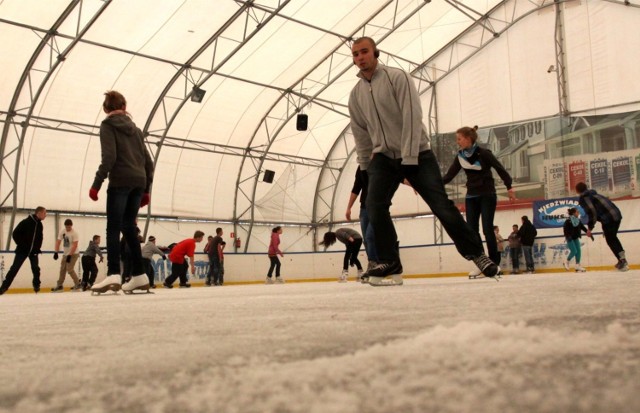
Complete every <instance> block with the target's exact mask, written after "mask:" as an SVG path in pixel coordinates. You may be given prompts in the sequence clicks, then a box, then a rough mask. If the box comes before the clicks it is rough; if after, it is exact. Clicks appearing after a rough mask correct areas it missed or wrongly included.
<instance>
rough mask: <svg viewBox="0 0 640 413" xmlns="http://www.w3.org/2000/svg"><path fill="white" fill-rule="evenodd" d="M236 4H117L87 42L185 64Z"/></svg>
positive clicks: (149, 0) (141, 1)
mask: <svg viewBox="0 0 640 413" xmlns="http://www.w3.org/2000/svg"><path fill="white" fill-rule="evenodd" d="M237 8H238V7H237V5H236V4H235V3H234V2H226V1H225V2H211V1H203V0H198V1H186V2H185V1H167V2H163V3H162V7H159V4H158V2H157V1H152V0H139V1H135V2H119V1H114V2H112V3H111V4H109V6H108V7H107V9H106V10H105V11H104V13H103V15H102V16H101V17H100V19H98V21H97V22H96V23H95V24H94V25H93V27H92V28H91V30H90V31H89V32H88V34H87V39H88V40H91V41H94V42H99V43H104V44H107V45H110V46H113V47H117V48H120V49H124V50H132V51H135V52H138V53H142V54H146V55H150V56H155V57H158V58H161V59H167V60H170V61H176V62H181V63H182V62H184V61H186V60H187V59H188V58H189V57H191V55H192V54H193V53H194V52H195V51H196V50H197V49H198V48H199V47H200V46H201V45H202V44H203V43H204V42H205V41H206V39H208V38H209V37H210V36H211V34H212V30H211V29H212V28H215V27H218V26H220V25H222V24H223V23H224V22H225V21H226V20H227V19H228V18H229V17H230V14H231V13H233V12H234V11H235V10H236V9H237Z"/></svg>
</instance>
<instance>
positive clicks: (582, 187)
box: [576, 182, 629, 271]
mask: <svg viewBox="0 0 640 413" xmlns="http://www.w3.org/2000/svg"><path fill="white" fill-rule="evenodd" d="M576 192H577V193H578V195H580V199H579V200H578V203H579V204H580V206H581V207H582V209H584V210H585V212H586V213H587V215H588V216H589V223H588V224H587V229H588V231H587V237H591V231H592V230H593V227H594V226H595V225H596V222H597V221H600V222H601V223H602V233H603V234H604V239H605V240H606V241H607V245H608V246H609V248H610V249H611V252H613V255H615V257H616V258H617V259H618V262H617V263H616V269H617V270H618V271H629V264H628V263H627V258H626V256H625V253H624V248H623V247H622V243H620V240H619V239H618V230H619V229H620V222H621V221H622V213H621V212H620V209H618V207H617V206H616V205H615V204H614V203H613V202H611V200H610V199H609V198H607V197H606V196H604V195H600V194H598V193H597V192H596V191H595V190H593V189H589V188H587V185H586V184H585V183H584V182H578V183H577V184H576Z"/></svg>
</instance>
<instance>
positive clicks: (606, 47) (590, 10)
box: [565, 2, 640, 111]
mask: <svg viewBox="0 0 640 413" xmlns="http://www.w3.org/2000/svg"><path fill="white" fill-rule="evenodd" d="M565 21H566V32H567V36H566V38H567V75H568V79H569V82H568V85H569V98H570V102H571V103H570V106H569V107H570V110H572V111H584V110H588V109H591V108H594V107H595V108H606V107H608V106H611V105H616V104H621V103H631V102H634V103H635V106H634V108H636V109H637V108H638V107H640V104H638V96H640V84H639V82H638V81H637V79H638V78H640V65H638V64H634V63H633V59H634V56H638V53H640V36H638V21H640V9H638V8H634V7H611V5H610V4H607V3H605V2H584V3H582V4H581V5H580V7H567V9H566V19H565ZM614 27H615V30H611V28H614Z"/></svg>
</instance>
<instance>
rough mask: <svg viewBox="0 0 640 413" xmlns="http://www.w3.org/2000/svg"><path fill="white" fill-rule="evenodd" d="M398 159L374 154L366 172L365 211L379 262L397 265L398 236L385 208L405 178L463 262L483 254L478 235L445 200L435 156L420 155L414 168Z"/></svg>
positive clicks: (429, 154) (448, 200) (445, 196)
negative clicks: (373, 235)
mask: <svg viewBox="0 0 640 413" xmlns="http://www.w3.org/2000/svg"><path fill="white" fill-rule="evenodd" d="M400 163H401V160H400V159H390V158H388V157H386V156H384V155H380V154H376V155H375V156H374V157H373V159H372V160H371V163H370V164H369V167H368V168H367V172H368V174H369V193H368V195H367V211H368V212H369V218H370V219H371V225H372V226H373V230H374V233H375V239H376V249H377V250H378V258H379V260H380V261H381V262H392V261H399V260H400V256H399V251H398V249H397V248H396V243H397V241H398V235H397V234H396V230H395V228H394V226H393V221H392V220H391V214H390V213H389V207H391V200H392V198H393V195H394V194H395V192H396V190H397V189H398V186H399V185H400V182H401V181H402V179H403V178H406V179H407V180H408V181H409V183H411V186H412V187H413V189H415V191H416V192H417V193H418V194H419V195H420V196H421V197H422V199H423V200H424V201H425V202H426V203H427V205H429V207H430V208H431V211H432V212H433V214H434V215H435V216H436V217H437V218H438V219H439V220H440V222H442V226H443V227H444V229H445V231H447V234H449V237H451V239H452V240H453V243H454V244H455V246H456V249H457V250H458V252H459V253H460V254H461V255H462V256H463V257H465V258H466V259H472V258H474V257H477V256H479V255H481V254H482V253H483V250H482V242H481V241H480V238H479V237H478V233H477V232H474V231H473V230H472V229H471V227H470V226H469V225H468V224H467V223H466V222H465V220H464V218H462V214H460V211H459V210H458V208H456V206H455V205H454V204H453V202H452V201H451V200H450V199H449V198H448V197H447V193H446V192H445V189H444V184H443V183H442V175H441V174H440V168H439V167H438V162H437V160H436V157H435V155H434V154H433V153H432V152H431V151H423V152H420V156H419V157H418V165H411V166H402V165H401V164H400Z"/></svg>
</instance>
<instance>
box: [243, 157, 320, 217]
mask: <svg viewBox="0 0 640 413" xmlns="http://www.w3.org/2000/svg"><path fill="white" fill-rule="evenodd" d="M283 165H284V166H285V167H284V168H283V167H282V166H283ZM265 167H266V169H272V168H273V169H272V170H274V171H275V172H276V174H275V179H274V180H273V184H266V183H264V182H260V183H259V184H258V189H259V191H257V193H256V202H255V207H256V209H255V212H256V215H255V219H256V220H259V221H272V222H300V223H308V222H311V218H312V216H311V215H312V211H313V201H314V191H315V185H316V183H317V182H318V174H319V172H320V170H319V169H318V168H313V167H308V166H304V165H293V164H288V165H287V164H283V163H278V164H276V163H269V164H268V165H266V164H265Z"/></svg>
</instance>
